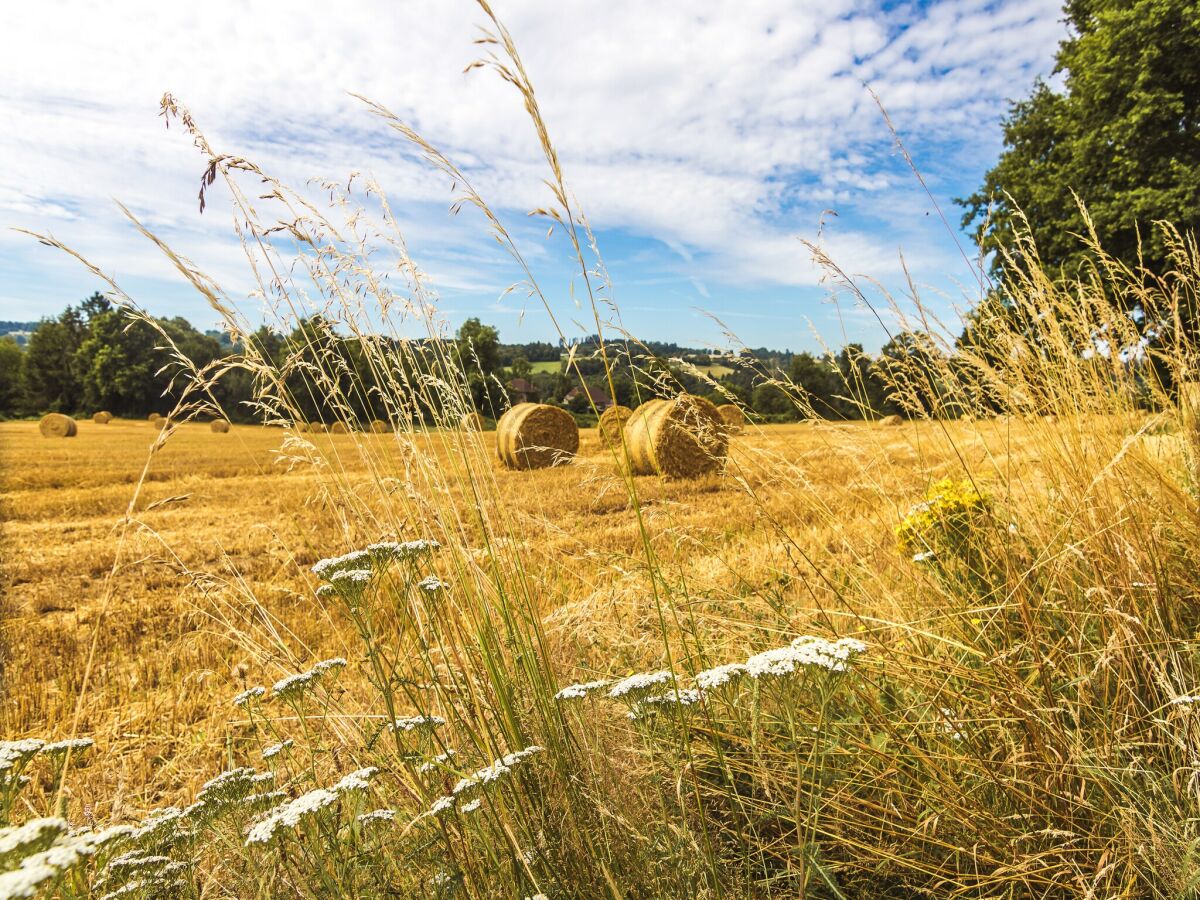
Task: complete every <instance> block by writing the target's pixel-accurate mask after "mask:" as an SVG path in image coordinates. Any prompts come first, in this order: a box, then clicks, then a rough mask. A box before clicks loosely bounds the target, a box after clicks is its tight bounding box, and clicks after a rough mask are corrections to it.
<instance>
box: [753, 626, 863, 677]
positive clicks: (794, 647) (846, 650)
mask: <svg viewBox="0 0 1200 900" xmlns="http://www.w3.org/2000/svg"><path fill="white" fill-rule="evenodd" d="M866 649H867V645H866V644H864V643H863V642H862V641H860V640H858V639H857V638H841V639H839V640H836V641H827V640H825V638H820V637H813V636H811V635H805V636H803V637H798V638H796V640H794V641H792V643H791V644H790V645H789V646H787V647H776V648H775V649H773V650H764V651H763V652H762V653H757V654H755V655H754V656H752V657H750V658H749V659H748V660H746V671H747V672H748V673H749V674H750V677H751V678H763V677H766V676H775V677H779V676H783V675H791V674H793V673H795V672H798V671H800V669H802V668H804V667H816V668H824V669H828V670H829V671H831V672H844V671H845V670H846V663H847V662H848V661H849V660H850V658H851V657H853V656H855V655H857V654H859V653H862V652H864V651H865V650H866Z"/></svg>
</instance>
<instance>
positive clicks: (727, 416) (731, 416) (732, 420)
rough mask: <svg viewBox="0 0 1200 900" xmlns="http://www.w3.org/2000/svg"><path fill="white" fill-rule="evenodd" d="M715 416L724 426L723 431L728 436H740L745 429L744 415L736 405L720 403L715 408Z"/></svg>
mask: <svg viewBox="0 0 1200 900" xmlns="http://www.w3.org/2000/svg"><path fill="white" fill-rule="evenodd" d="M717 415H719V416H720V417H721V421H722V422H723V423H724V424H725V430H726V431H727V432H729V433H730V434H741V433H742V430H743V429H744V428H745V427H746V414H745V413H744V412H742V408H741V407H740V406H738V405H737V404H736V403H722V404H721V405H720V406H718V407H717Z"/></svg>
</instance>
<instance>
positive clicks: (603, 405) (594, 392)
mask: <svg viewBox="0 0 1200 900" xmlns="http://www.w3.org/2000/svg"><path fill="white" fill-rule="evenodd" d="M584 391H586V392H587V393H586V394H585V393H584ZM579 401H590V402H588V405H589V406H592V405H594V406H595V407H596V409H597V410H598V411H599V412H604V410H606V409H608V408H609V407H610V406H612V405H613V401H612V397H610V396H608V394H607V393H605V391H604V390H603V389H601V388H598V387H593V386H592V385H590V384H589V385H586V386H585V387H573V388H571V390H569V391H568V392H567V396H565V397H563V398H562V402H563V405H564V406H571V405H572V404H573V403H578V402H579Z"/></svg>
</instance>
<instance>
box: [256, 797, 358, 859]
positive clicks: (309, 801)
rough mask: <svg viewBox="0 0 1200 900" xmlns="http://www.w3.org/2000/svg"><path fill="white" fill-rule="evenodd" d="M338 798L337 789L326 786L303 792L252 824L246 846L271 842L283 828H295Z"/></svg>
mask: <svg viewBox="0 0 1200 900" xmlns="http://www.w3.org/2000/svg"><path fill="white" fill-rule="evenodd" d="M337 799H338V795H337V793H336V792H335V791H329V790H326V789H325V788H317V789H316V790H312V791H309V792H308V793H307V794H301V795H300V796H299V797H297V798H296V799H295V800H292V801H290V802H288V803H285V804H283V805H282V806H279V807H276V808H275V809H274V810H272V811H271V813H270V814H269V815H267V816H266V818H264V819H262V820H261V821H259V822H257V823H255V824H254V825H253V826H251V828H250V830H249V831H248V832H247V833H246V846H247V847H249V846H250V845H251V844H269V843H270V842H271V841H273V840H274V839H275V837H276V836H277V835H278V834H279V832H280V831H281V830H286V829H289V828H295V827H296V826H297V825H299V824H300V823H301V822H302V821H303V820H304V819H306V818H308V817H310V816H314V815H316V814H317V813H319V812H320V811H321V810H323V809H325V808H326V807H329V806H332V805H333V804H334V803H336V802H337Z"/></svg>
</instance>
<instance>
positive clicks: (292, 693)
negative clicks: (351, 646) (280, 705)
mask: <svg viewBox="0 0 1200 900" xmlns="http://www.w3.org/2000/svg"><path fill="white" fill-rule="evenodd" d="M345 666H346V660H344V659H342V658H341V657H340V656H338V657H334V658H333V659H326V660H322V661H321V662H319V663H317V664H316V665H315V666H313V667H312V668H311V669H309V670H308V671H307V672H299V673H297V674H295V675H289V676H287V678H282V679H280V680H279V681H277V682H275V685H274V687H272V688H271V693H272V695H273V696H274V698H275V699H276V700H283V701H285V702H287V703H294V702H296V701H297V700H299V699H301V698H302V697H303V696H304V695H305V694H307V693H308V692H309V691H311V690H312V689H313V688H315V687H316V686H317V685H318V684H320V683H321V682H322V681H323V680H325V678H326V677H327V676H329V675H330V674H331V673H336V672H338V671H340V670H342V669H343V668H345Z"/></svg>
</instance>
